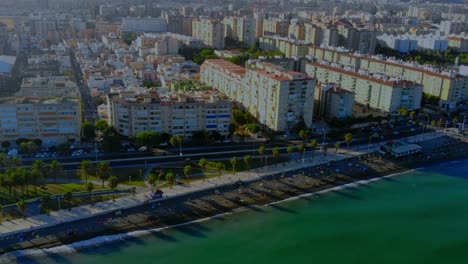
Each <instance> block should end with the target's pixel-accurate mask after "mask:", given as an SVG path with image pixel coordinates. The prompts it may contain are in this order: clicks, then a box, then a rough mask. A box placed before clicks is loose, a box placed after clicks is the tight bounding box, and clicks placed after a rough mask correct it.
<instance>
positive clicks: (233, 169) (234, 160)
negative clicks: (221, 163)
mask: <svg viewBox="0 0 468 264" xmlns="http://www.w3.org/2000/svg"><path fill="white" fill-rule="evenodd" d="M238 162H239V160H238V159H237V157H232V158H231V165H232V173H234V174H236V165H237V163H238Z"/></svg>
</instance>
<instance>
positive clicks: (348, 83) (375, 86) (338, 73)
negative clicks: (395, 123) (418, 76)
mask: <svg viewBox="0 0 468 264" xmlns="http://www.w3.org/2000/svg"><path fill="white" fill-rule="evenodd" d="M306 73H307V74H309V75H310V76H312V77H315V78H317V80H318V81H319V82H320V83H322V84H327V83H336V84H338V85H340V87H341V88H342V89H345V90H347V91H350V92H353V93H354V96H355V97H354V98H355V102H356V103H359V104H362V105H367V106H369V107H371V108H374V109H379V110H382V111H384V112H387V113H390V114H394V113H397V111H398V110H399V109H400V108H406V109H408V110H414V109H419V108H420V107H421V99H422V91H423V86H422V85H420V84H417V83H415V82H411V81H407V80H401V79H398V78H391V77H389V76H386V75H383V74H369V73H368V72H365V71H363V70H359V71H358V72H356V71H355V70H354V69H353V68H352V67H349V66H344V65H341V64H337V63H330V62H327V61H321V62H315V63H309V64H307V65H306Z"/></svg>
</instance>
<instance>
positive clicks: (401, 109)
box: [398, 107, 408, 118]
mask: <svg viewBox="0 0 468 264" xmlns="http://www.w3.org/2000/svg"><path fill="white" fill-rule="evenodd" d="M398 113H400V115H401V116H402V117H403V118H405V117H406V116H407V115H408V109H406V108H404V107H402V108H400V109H398Z"/></svg>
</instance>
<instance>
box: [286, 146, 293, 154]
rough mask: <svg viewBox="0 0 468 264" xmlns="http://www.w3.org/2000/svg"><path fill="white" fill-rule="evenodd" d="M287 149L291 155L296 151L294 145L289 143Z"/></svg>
mask: <svg viewBox="0 0 468 264" xmlns="http://www.w3.org/2000/svg"><path fill="white" fill-rule="evenodd" d="M286 151H287V152H288V154H289V155H291V154H292V153H293V152H294V145H289V146H288V148H287V150H286Z"/></svg>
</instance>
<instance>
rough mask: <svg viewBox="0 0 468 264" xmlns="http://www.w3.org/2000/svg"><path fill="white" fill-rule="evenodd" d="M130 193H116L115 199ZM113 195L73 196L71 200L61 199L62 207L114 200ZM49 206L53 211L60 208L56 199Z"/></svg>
mask: <svg viewBox="0 0 468 264" xmlns="http://www.w3.org/2000/svg"><path fill="white" fill-rule="evenodd" d="M128 195H129V194H116V195H115V199H117V198H120V197H124V196H128ZM112 199H113V196H112V194H109V195H93V198H92V199H91V197H85V198H72V199H71V200H70V201H61V202H60V209H68V208H73V207H78V206H83V205H87V204H93V203H99V202H104V201H109V200H112ZM47 208H48V209H49V210H51V211H57V210H59V208H58V203H57V202H56V201H50V202H49V203H48V204H47Z"/></svg>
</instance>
